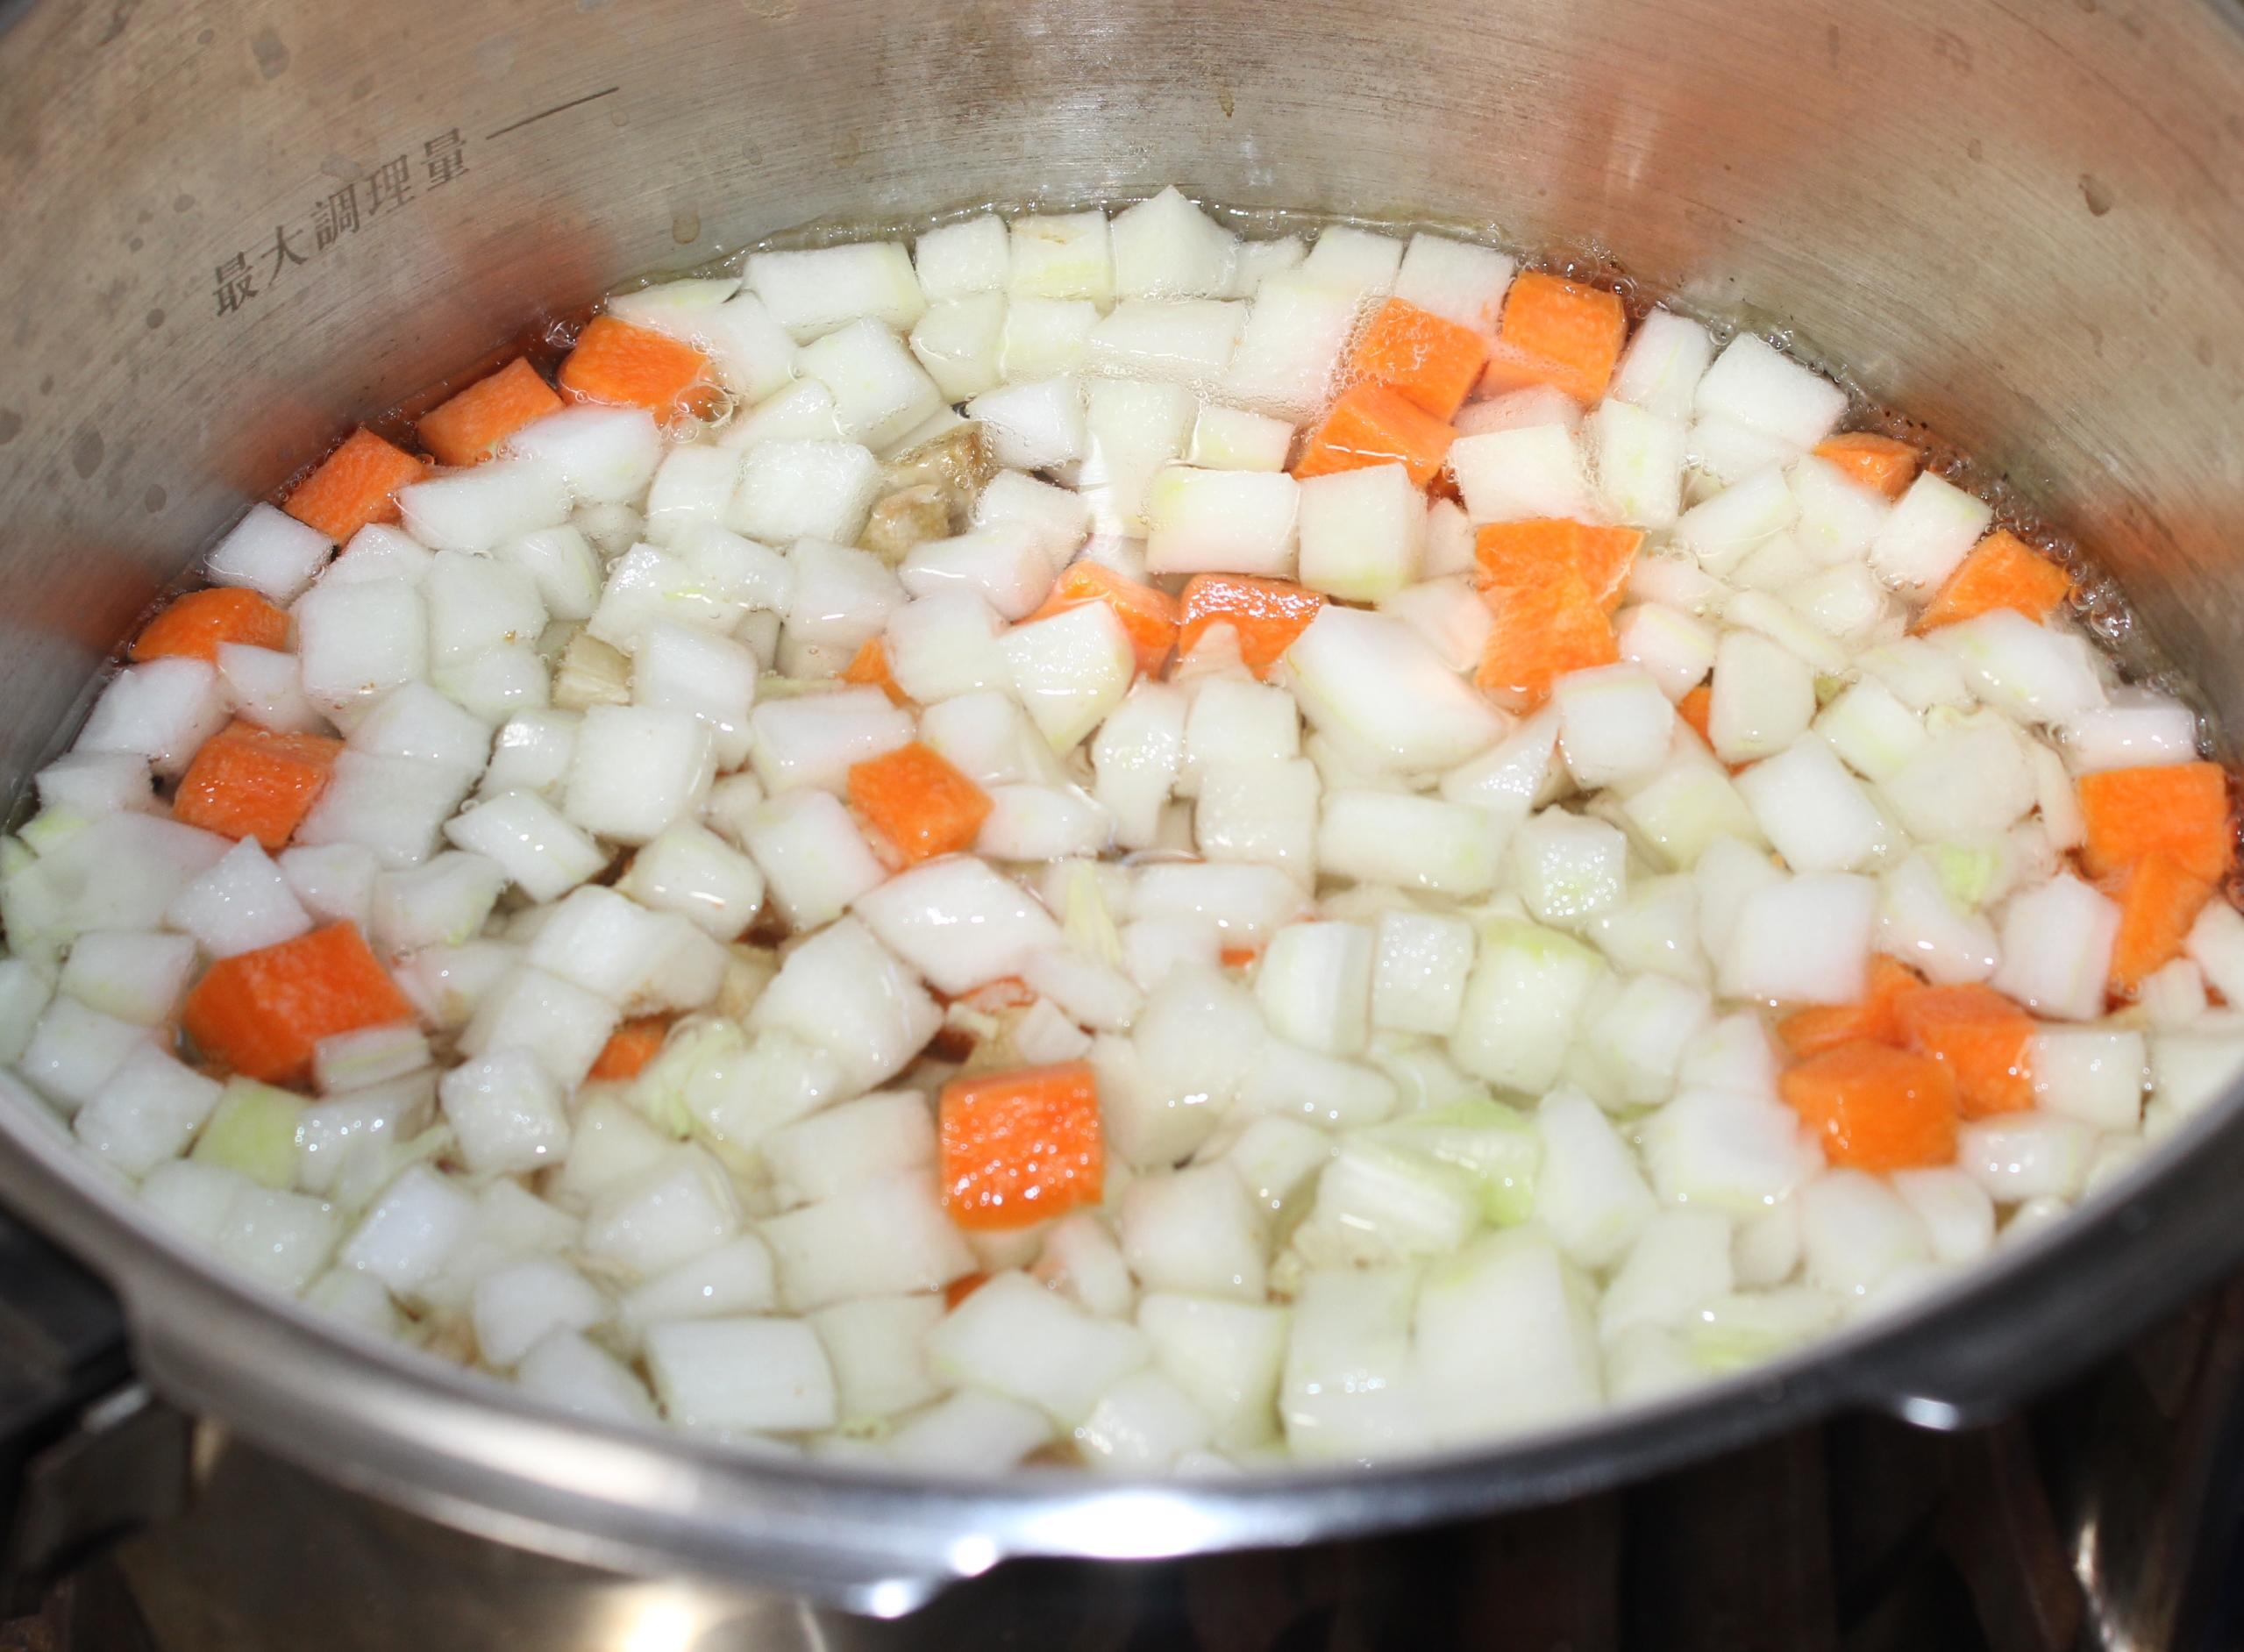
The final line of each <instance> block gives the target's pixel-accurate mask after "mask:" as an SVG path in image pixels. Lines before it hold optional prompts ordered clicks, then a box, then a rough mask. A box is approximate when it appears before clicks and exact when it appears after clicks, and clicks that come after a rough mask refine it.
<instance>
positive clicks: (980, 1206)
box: [937, 1061, 1107, 1232]
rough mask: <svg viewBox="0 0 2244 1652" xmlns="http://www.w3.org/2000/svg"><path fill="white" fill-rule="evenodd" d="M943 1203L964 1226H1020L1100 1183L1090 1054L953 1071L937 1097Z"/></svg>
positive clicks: (1088, 1195) (1087, 1196)
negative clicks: (964, 1075)
mask: <svg viewBox="0 0 2244 1652" xmlns="http://www.w3.org/2000/svg"><path fill="white" fill-rule="evenodd" d="M937 1137H938V1140H939V1142H940V1144H941V1168H940V1177H941V1181H942V1192H943V1207H944V1210H946V1211H948V1212H949V1213H950V1215H951V1221H954V1222H956V1223H957V1224H958V1226H959V1227H961V1228H971V1229H974V1230H977V1231H986V1232H995V1231H1000V1230H1002V1229H1004V1228H1025V1227H1028V1226H1029V1224H1030V1223H1032V1222H1038V1221H1044V1219H1045V1218H1046V1217H1048V1216H1057V1215H1058V1214H1060V1213H1061V1212H1063V1211H1067V1210H1072V1209H1074V1208H1075V1207H1077V1206H1079V1205H1095V1204H1097V1203H1098V1202H1099V1200H1100V1198H1101V1194H1102V1193H1103V1192H1104V1189H1105V1183H1106V1167H1107V1155H1106V1139H1105V1136H1104V1134H1103V1132H1102V1131H1101V1128H1100V1123H1099V1085H1098V1080H1097V1079H1096V1078H1094V1076H1093V1074H1092V1072H1091V1066H1090V1064H1089V1063H1088V1062H1083V1061H1070V1062H1065V1063H1063V1064H1061V1065H1058V1066H1051V1067H1017V1068H1015V1069H1014V1070H1012V1071H1011V1072H986V1073H981V1074H978V1075H977V1076H975V1077H973V1078H970V1079H952V1080H951V1082H950V1083H949V1084H946V1085H944V1086H943V1098H942V1100H941V1102H940V1103H939V1104H938V1106H937Z"/></svg>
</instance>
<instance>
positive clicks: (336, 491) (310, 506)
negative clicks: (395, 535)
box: [281, 426, 429, 545]
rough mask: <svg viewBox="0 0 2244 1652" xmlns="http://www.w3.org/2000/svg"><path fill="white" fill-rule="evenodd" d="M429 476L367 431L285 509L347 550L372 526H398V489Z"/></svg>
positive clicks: (303, 484) (326, 463)
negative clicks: (355, 536) (348, 543)
mask: <svg viewBox="0 0 2244 1652" xmlns="http://www.w3.org/2000/svg"><path fill="white" fill-rule="evenodd" d="M427 474H429V467H428V466H426V465H424V463H422V461H421V460H419V459H416V458H414V457H413V455H412V454H410V453H409V452H406V451H405V450H404V449H403V448H402V447H400V446H398V445H396V444H395V442H387V441H384V440H383V439H382V438H381V437H379V436H376V435H375V434H374V432H373V431H370V430H367V429H365V428H364V427H363V426H362V427H360V429H358V430H355V431H352V432H351V434H350V436H349V437H348V438H346V440H345V441H344V443H343V445H342V446H340V447H338V448H337V449H336V450H335V451H334V452H331V453H330V454H329V455H328V456H327V457H326V458H325V459H322V460H321V461H320V462H319V466H318V468H317V469H316V470H314V471H313V472H312V474H310V475H309V476H307V477H305V478H304V479H303V481H300V482H298V483H297V484H296V490H295V491H294V492H293V493H291V494H290V495H289V496H288V498H286V499H285V500H283V501H281V509H283V510H285V511H287V512H288V513H289V515H290V516H294V517H295V518H296V520H297V521H298V522H301V523H303V524H304V525H305V526H306V527H308V528H317V529H318V530H319V531H320V532H322V533H324V534H325V535H326V536H327V537H328V538H331V539H332V540H334V541H335V543H336V544H338V545H342V544H344V543H345V542H346V541H347V540H348V539H349V538H350V537H351V536H352V535H353V534H354V533H356V532H358V530H360V529H361V528H363V527H366V526H367V525H368V524H369V523H377V522H395V521H396V520H397V490H398V489H399V488H403V487H405V486H407V485H408V484H409V483H411V482H417V481H421V480H422V479H423V478H424V477H425V476H426V475H427Z"/></svg>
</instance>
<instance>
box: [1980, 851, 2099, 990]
mask: <svg viewBox="0 0 2244 1652" xmlns="http://www.w3.org/2000/svg"><path fill="white" fill-rule="evenodd" d="M2118 937H2119V908H2118V907H2117V906H2116V905H2114V904H2113V903H2112V901H2111V900H2110V899H2109V898H2108V897H2106V896H2105V895H2104V894H2100V893H2098V891H2097V890H2095V889H2093V888H2091V887H2090V886H2088V885H2087V884H2084V883H2083V882H2082V881H2081V880H2080V879H2077V878H2076V877H2073V876H2072V875H2071V874H2070V873H2065V874H2062V875H2061V876H2058V877H2055V878H2052V879H2049V880H2048V882H2047V883H2043V884H2040V885H2037V886H2036V887H2033V888H2030V889H2026V890H2022V891H2020V893H2018V894H2013V895H2012V896H2011V898H2010V901H2009V903H2008V904H2007V905H2006V906H2005V908H2003V919H2002V962H2001V963H2000V964H1999V965H1998V966H1997V967H1996V970H1995V974H1994V984H1995V986H1996V988H1997V990H1998V991H2000V992H2004V993H2008V994H2009V995H2010V996H2011V997H2012V998H2014V999H2016V1000H2018V1001H2019V1002H2020V1003H2021V1004H2023V1005H2025V1006H2026V1007H2027V1008H2028V1009H2031V1010H2034V1012H2035V1013H2036V1014H2039V1015H2046V1016H2048V1017H2050V1018H2052V1019H2054V1020H2058V1021H2091V1020H2093V1019H2094V1018H2095V1017H2097V1016H2098V1015H2101V1014H2103V1012H2104V986H2105V980H2106V979H2108V977H2109V975H2110V972H2111V965H2112V946H2113V944H2114V943H2115V942H2116V941H2117V939H2118Z"/></svg>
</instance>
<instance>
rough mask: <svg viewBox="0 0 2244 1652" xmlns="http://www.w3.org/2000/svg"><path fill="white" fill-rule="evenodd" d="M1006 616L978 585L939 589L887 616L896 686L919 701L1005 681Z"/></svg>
mask: <svg viewBox="0 0 2244 1652" xmlns="http://www.w3.org/2000/svg"><path fill="white" fill-rule="evenodd" d="M1004 629H1005V623H1004V621H1003V620H1001V618H1000V617H999V616H998V615H997V613H996V611H995V610H994V609H992V608H991V607H990V605H989V603H988V602H987V601H985V600H984V599H983V597H982V595H981V593H980V591H977V590H966V589H957V590H941V591H937V592H935V593H934V594H932V595H928V596H923V597H920V598H918V599H917V600H915V601H913V602H907V603H905V604H904V605H903V606H902V607H901V608H899V609H896V610H895V611H894V612H893V613H892V614H890V615H889V616H888V626H887V637H886V641H885V644H884V646H885V649H886V652H887V657H888V670H889V673H890V674H891V675H892V676H894V678H895V680H896V686H897V687H900V688H901V689H902V690H903V691H904V693H905V694H907V695H908V696H909V697H910V698H911V699H913V700H914V701H917V702H918V703H919V704H921V705H933V704H935V703H936V702H937V701H944V700H950V699H954V698H956V697H957V696H958V695H959V694H972V693H973V692H975V691H976V690H979V689H986V688H995V687H1002V686H1003V685H1004V684H1005V683H1006V681H1007V673H1006V669H1005V655H1004V652H1003V651H1001V649H1000V648H999V647H998V645H997V639H998V637H999V634H1000V633H1001V632H1002V631H1003V630H1004Z"/></svg>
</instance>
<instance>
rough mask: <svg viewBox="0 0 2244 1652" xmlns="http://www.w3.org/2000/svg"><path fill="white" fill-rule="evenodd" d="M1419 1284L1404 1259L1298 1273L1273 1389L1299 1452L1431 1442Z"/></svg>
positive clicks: (1355, 1454)
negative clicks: (1278, 1380) (1419, 1356)
mask: <svg viewBox="0 0 2244 1652" xmlns="http://www.w3.org/2000/svg"><path fill="white" fill-rule="evenodd" d="M1418 1282H1419V1271H1418V1269H1417V1268H1416V1267H1414V1266H1409V1265H1390V1266H1385V1267H1370V1268H1318V1269H1312V1270H1311V1271H1308V1272H1307V1273H1306V1274H1305V1275H1303V1277H1302V1279H1301V1285H1300V1290H1299V1291H1298V1292H1296V1293H1295V1296H1294V1306H1293V1324H1292V1327H1291V1332H1290V1335H1289V1336H1288V1338H1287V1342H1286V1363H1285V1367H1284V1378H1283V1385H1282V1387H1281V1388H1280V1391H1279V1413H1280V1414H1281V1416H1282V1417H1283V1418H1284V1421H1285V1429H1286V1445H1287V1447H1288V1448H1289V1449H1291V1450H1292V1451H1293V1452H1294V1453H1295V1454H1296V1455H1297V1456H1303V1457H1307V1458H1320V1459H1326V1460H1331V1459H1336V1458H1340V1459H1345V1458H1362V1457H1364V1456H1369V1455H1371V1454H1374V1453H1379V1454H1385V1453H1389V1452H1393V1451H1395V1450H1397V1449H1403V1450H1408V1449H1412V1448H1414V1447H1416V1448H1418V1449H1423V1448H1424V1446H1425V1445H1426V1444H1427V1443H1428V1441H1429V1440H1430V1424H1429V1421H1428V1418H1427V1415H1426V1412H1425V1407H1424V1406H1423V1404H1422V1403H1421V1397H1420V1393H1419V1390H1418V1383H1417V1381H1416V1380H1415V1378H1416V1373H1415V1371H1414V1363H1415V1362H1414V1358H1413V1349H1412V1342H1411V1335H1410V1333H1411V1318H1412V1311H1413V1308H1414V1306H1415V1304H1416V1300H1417V1296H1418ZM1499 1364H1501V1362H1495V1363H1494V1364H1492V1365H1491V1366H1489V1367H1487V1368H1485V1369H1494V1368H1495V1367H1496V1365H1499Z"/></svg>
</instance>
